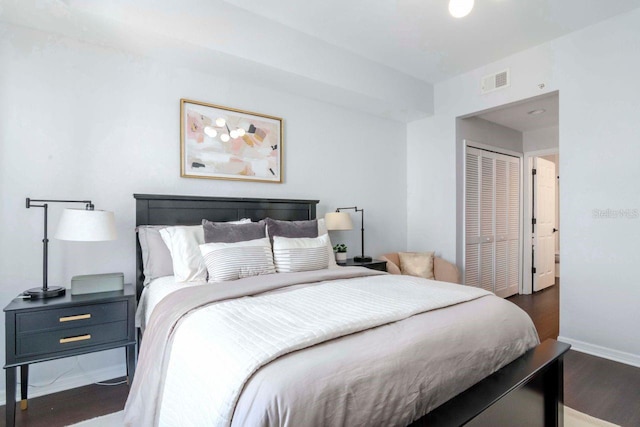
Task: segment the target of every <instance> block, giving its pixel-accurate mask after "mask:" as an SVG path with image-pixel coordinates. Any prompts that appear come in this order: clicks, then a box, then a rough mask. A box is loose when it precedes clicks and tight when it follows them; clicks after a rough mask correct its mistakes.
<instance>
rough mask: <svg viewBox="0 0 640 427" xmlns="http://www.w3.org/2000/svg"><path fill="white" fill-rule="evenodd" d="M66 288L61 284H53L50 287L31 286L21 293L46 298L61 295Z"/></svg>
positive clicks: (34, 297)
mask: <svg viewBox="0 0 640 427" xmlns="http://www.w3.org/2000/svg"><path fill="white" fill-rule="evenodd" d="M66 292H67V290H66V289H65V288H63V287H61V286H54V287H52V288H47V289H46V290H45V289H42V288H31V289H27V290H26V291H24V292H23V293H22V295H24V296H28V297H29V298H31V299H46V298H55V297H61V296H63V295H64V294H65V293H66Z"/></svg>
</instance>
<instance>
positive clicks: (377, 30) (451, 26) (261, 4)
mask: <svg viewBox="0 0 640 427" xmlns="http://www.w3.org/2000/svg"><path fill="white" fill-rule="evenodd" d="M225 1H227V2H228V3H231V4H234V5H236V6H239V7H241V8H243V9H245V10H247V11H248V12H250V13H255V14H258V15H261V16H263V17H265V18H266V19H270V20H273V21H276V22H279V23H281V24H283V25H286V26H288V27H291V28H294V29H296V30H298V31H300V32H302V33H305V34H309V35H311V36H313V37H317V38H319V39H321V40H324V41H326V42H328V43H331V44H333V45H335V46H338V47H340V48H343V49H347V50H349V51H351V52H353V53H355V54H357V55H362V56H364V57H366V58H368V59H371V60H372V61H375V62H378V63H382V64H386V65H388V66H390V67H392V68H395V69H397V70H399V71H401V72H403V73H407V74H409V75H412V76H414V77H417V78H419V79H422V80H425V81H427V82H431V83H433V82H438V81H442V80H446V79H448V78H450V77H453V76H455V75H457V74H460V73H463V72H466V71H470V70H472V69H475V68H477V67H479V66H482V65H485V64H487V63H490V62H493V61H496V60H498V59H501V58H504V57H506V56H509V55H511V54H513V53H516V52H520V51H522V50H524V49H527V48H529V47H533V46H536V45H539V44H542V43H544V42H546V41H549V40H552V39H554V38H557V37H560V36H562V35H564V34H567V33H570V32H572V31H575V30H578V29H580V28H584V27H586V26H589V25H592V24H595V23H596V22H600V21H604V20H605V19H608V18H611V17H613V16H615V15H618V14H621V13H624V12H628V11H630V10H632V9H634V8H638V7H640V1H638V0H606V1H605V0H476V2H475V7H474V9H473V10H472V12H471V14H469V15H468V16H467V17H465V18H462V19H457V18H453V17H452V16H450V15H449V12H448V7H447V5H448V1H447V0H376V1H371V0H350V1H347V0H321V1H320V0H306V1H300V0H225Z"/></svg>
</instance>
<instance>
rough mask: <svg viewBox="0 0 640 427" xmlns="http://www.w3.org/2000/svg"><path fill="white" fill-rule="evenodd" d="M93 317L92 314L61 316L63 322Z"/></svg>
mask: <svg viewBox="0 0 640 427" xmlns="http://www.w3.org/2000/svg"><path fill="white" fill-rule="evenodd" d="M83 319H91V314H78V315H77V316H67V317H61V318H60V321H61V322H73V321H74V320H83Z"/></svg>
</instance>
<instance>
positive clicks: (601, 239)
mask: <svg viewBox="0 0 640 427" xmlns="http://www.w3.org/2000/svg"><path fill="white" fill-rule="evenodd" d="M638 28H640V10H635V11H633V12H630V13H628V14H626V15H622V16H619V17H616V18H613V19H610V20H608V21H605V22H603V23H600V24H598V25H595V26H592V27H589V28H586V29H584V30H582V31H579V32H575V33H572V34H570V35H568V36H565V37H563V38H560V39H557V40H554V41H552V42H549V43H546V44H544V45H541V46H538V47H535V48H533V49H529V50H526V51H523V52H520V53H518V54H516V55H512V56H510V57H508V58H505V59H503V60H501V61H498V62H496V63H493V64H488V65H487V66H485V67H481V68H478V69H476V70H474V71H472V72H470V73H467V74H464V75H461V76H459V77H457V78H454V79H451V80H448V81H446V82H443V83H440V84H438V85H436V88H435V114H434V116H432V117H429V118H427V119H423V120H420V121H419V122H415V123H412V124H411V125H410V126H409V129H408V133H407V137H408V146H407V158H408V161H407V167H408V194H409V199H408V227H409V228H408V229H409V230H410V232H411V233H413V230H419V231H420V233H421V234H422V235H424V236H429V238H430V242H431V243H430V244H431V246H433V247H438V248H443V251H447V253H453V251H454V248H455V241H456V227H455V212H456V209H457V205H456V197H455V194H456V191H455V190H456V184H455V177H454V176H453V174H454V171H455V164H456V157H455V143H456V135H455V131H456V117H459V116H466V115H469V114H471V113H474V112H477V111H483V110H486V109H489V108H493V107H496V106H500V105H503V104H507V103H510V102H514V101H518V100H522V99H526V98H529V97H533V96H537V95H540V94H543V93H551V92H553V91H555V90H559V91H560V133H559V140H560V168H561V169H562V185H561V190H560V191H561V206H560V209H561V212H560V216H561V221H562V224H563V225H562V227H563V228H562V233H563V235H562V246H561V258H562V264H563V271H562V285H561V286H562V287H561V292H560V334H561V336H562V337H563V339H565V340H567V341H569V342H572V343H573V344H574V345H575V346H576V347H577V348H580V349H582V350H585V351H590V352H592V353H597V354H600V355H603V356H607V357H610V358H615V359H618V360H622V361H625V362H628V363H632V364H636V365H640V339H638V329H639V328H640V311H639V310H638V307H640V287H639V286H637V266H636V265H637V260H638V259H640V245H638V244H637V242H638V239H639V238H640V219H639V218H637V217H632V218H629V217H617V218H610V219H602V218H594V215H593V211H594V209H601V210H606V209H614V210H617V209H632V210H633V209H637V208H639V207H640V192H638V191H637V189H636V188H635V187H636V186H635V185H634V182H637V181H638V180H639V179H640V169H638V168H637V166H636V163H637V158H638V157H639V156H640V144H638V143H637V140H638V135H639V134H640V121H638V119H637V118H638V117H639V116H640V98H638V96H637V94H638V93H640V79H638V78H637V75H636V74H637V69H638V68H639V67H640V55H638V52H640V32H639V31H638ZM505 68H510V69H511V77H512V79H511V86H510V87H509V88H507V89H504V90H500V91H496V92H493V93H490V94H487V95H480V94H479V93H478V92H479V90H478V88H479V82H480V78H481V77H482V76H484V75H487V74H490V73H492V72H496V71H499V70H503V69H505ZM612 73H614V75H615V78H611V76H612ZM541 84H544V87H543V88H542V89H541V88H540V86H539V85H541ZM424 159H426V160H424ZM409 241H410V242H411V237H410V238H409Z"/></svg>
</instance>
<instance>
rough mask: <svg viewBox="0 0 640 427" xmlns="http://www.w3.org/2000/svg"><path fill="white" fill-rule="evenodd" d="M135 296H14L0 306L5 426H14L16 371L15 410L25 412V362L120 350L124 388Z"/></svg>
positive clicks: (131, 366) (131, 356)
mask: <svg viewBox="0 0 640 427" xmlns="http://www.w3.org/2000/svg"><path fill="white" fill-rule="evenodd" d="M135 311H136V293H135V289H134V287H133V286H132V285H129V284H127V285H125V287H124V290H122V291H115V292H100V293H93V294H83V295H71V294H70V292H67V293H66V295H65V296H63V297H58V298H50V299H38V300H33V301H32V300H29V299H22V298H16V299H14V300H13V301H12V302H11V303H10V304H9V305H7V306H6V307H5V308H4V312H5V328H6V329H5V336H6V365H5V366H4V369H5V373H6V396H7V397H6V398H7V406H6V414H7V426H8V427H11V426H13V425H15V404H16V398H15V397H16V370H17V368H18V367H20V379H21V381H20V382H21V398H22V400H21V402H20V408H21V409H22V410H25V409H27V388H28V381H29V364H31V363H38V362H44V361H47V360H53V359H60V358H62V357H70V356H77V355H80V354H86V353H93V352H96V351H102V350H109V349H112V348H118V347H126V360H127V376H128V380H129V384H131V382H132V381H133V375H134V373H135V357H136V351H135V348H136V338H135Z"/></svg>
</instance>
